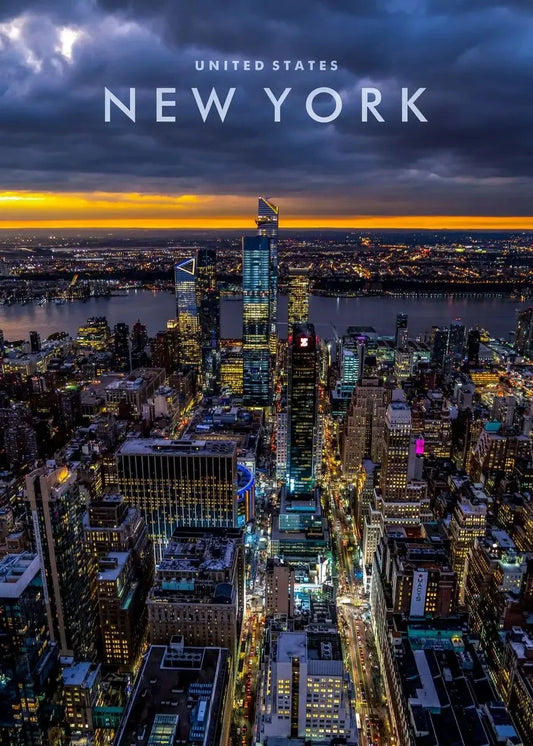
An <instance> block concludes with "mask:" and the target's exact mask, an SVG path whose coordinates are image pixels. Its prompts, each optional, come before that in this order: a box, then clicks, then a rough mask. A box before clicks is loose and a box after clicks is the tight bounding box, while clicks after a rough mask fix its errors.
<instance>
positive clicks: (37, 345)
mask: <svg viewBox="0 0 533 746" xmlns="http://www.w3.org/2000/svg"><path fill="white" fill-rule="evenodd" d="M40 349H41V337H40V336H39V332H30V352H39V350H40Z"/></svg>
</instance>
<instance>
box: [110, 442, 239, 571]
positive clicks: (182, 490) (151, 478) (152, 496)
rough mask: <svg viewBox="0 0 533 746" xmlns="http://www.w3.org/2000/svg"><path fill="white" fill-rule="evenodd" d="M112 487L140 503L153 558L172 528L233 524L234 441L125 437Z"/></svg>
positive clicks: (235, 513) (235, 515)
mask: <svg viewBox="0 0 533 746" xmlns="http://www.w3.org/2000/svg"><path fill="white" fill-rule="evenodd" d="M117 472H118V486H119V490H120V494H121V495H124V498H125V499H126V501H127V502H129V503H130V504H132V505H136V506H138V507H139V508H140V510H141V512H142V514H143V516H144V518H145V520H146V523H147V525H148V534H149V536H150V538H151V539H152V541H153V542H154V552H155V558H156V562H159V561H160V559H161V557H162V553H163V550H164V548H165V546H166V544H167V542H168V541H169V540H170V538H171V536H172V534H173V532H174V530H175V529H176V528H177V527H180V526H181V527H190V528H226V529H229V528H237V526H238V505H237V446H236V444H235V443H234V442H232V441H225V440H224V441H222V440H221V441H218V440H217V441H190V440H162V439H161V440H151V439H147V438H127V439H126V440H125V441H124V443H123V445H122V446H121V447H120V449H119V450H118V452H117Z"/></svg>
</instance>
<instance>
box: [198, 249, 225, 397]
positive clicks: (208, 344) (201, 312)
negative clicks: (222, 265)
mask: <svg viewBox="0 0 533 746" xmlns="http://www.w3.org/2000/svg"><path fill="white" fill-rule="evenodd" d="M196 297H197V307H198V318H199V326H200V344H201V347H202V378H203V382H204V391H205V392H206V393H208V394H217V393H218V392H219V391H220V294H219V292H218V285H217V267H216V250H215V249H214V248H211V247H205V248H201V249H199V250H198V279H197V283H196Z"/></svg>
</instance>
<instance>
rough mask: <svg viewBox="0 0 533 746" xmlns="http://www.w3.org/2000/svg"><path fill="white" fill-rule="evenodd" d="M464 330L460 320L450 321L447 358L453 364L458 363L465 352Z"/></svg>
mask: <svg viewBox="0 0 533 746" xmlns="http://www.w3.org/2000/svg"><path fill="white" fill-rule="evenodd" d="M465 334H466V328H465V325H464V324H463V323H462V321H461V320H460V319H456V320H455V321H452V323H451V324H450V333H449V335H448V357H449V358H450V359H451V361H452V362H453V363H460V362H461V360H462V359H463V356H464V351H465Z"/></svg>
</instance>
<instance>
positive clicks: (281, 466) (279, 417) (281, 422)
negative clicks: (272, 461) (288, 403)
mask: <svg viewBox="0 0 533 746" xmlns="http://www.w3.org/2000/svg"><path fill="white" fill-rule="evenodd" d="M276 479H279V480H280V481H283V482H285V481H286V479H287V412H278V413H277V414H276Z"/></svg>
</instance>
